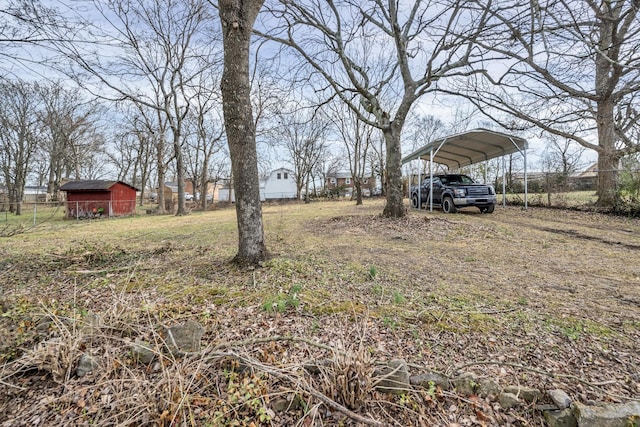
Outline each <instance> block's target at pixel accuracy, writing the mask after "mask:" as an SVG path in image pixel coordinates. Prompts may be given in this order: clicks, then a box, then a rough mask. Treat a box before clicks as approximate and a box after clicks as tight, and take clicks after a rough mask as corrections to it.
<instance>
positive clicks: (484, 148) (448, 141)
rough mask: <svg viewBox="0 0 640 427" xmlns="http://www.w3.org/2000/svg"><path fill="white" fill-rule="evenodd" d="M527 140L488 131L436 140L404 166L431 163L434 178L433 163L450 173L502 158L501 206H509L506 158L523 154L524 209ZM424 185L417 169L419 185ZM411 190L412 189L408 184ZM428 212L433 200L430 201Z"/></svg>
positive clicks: (404, 159)
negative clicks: (414, 162) (414, 163)
mask: <svg viewBox="0 0 640 427" xmlns="http://www.w3.org/2000/svg"><path fill="white" fill-rule="evenodd" d="M527 146H528V144H527V140H526V139H524V138H520V137H518V136H514V135H509V134H506V133H502V132H497V131H493V130H489V129H482V128H479V129H474V130H470V131H466V132H462V133H458V134H455V135H450V136H446V137H444V138H440V139H436V140H435V141H432V142H430V143H428V144H427V145H425V146H424V147H422V148H420V149H418V150H416V151H414V152H413V153H411V154H409V155H408V156H406V157H404V158H403V159H402V164H405V163H408V162H410V161H412V160H418V159H420V160H428V161H429V177H430V178H432V179H433V164H434V163H438V164H442V165H445V166H447V168H448V169H449V170H454V169H459V168H461V167H464V166H469V165H472V164H474V163H480V162H484V161H487V160H491V159H493V158H496V157H501V156H502V204H503V206H504V205H506V198H505V193H506V182H505V170H506V167H505V158H504V156H506V155H508V154H513V153H521V154H522V156H523V158H524V207H525V209H526V208H527V207H528V200H527V196H528V194H527ZM420 182H422V177H421V175H420V168H418V183H420ZM409 187H411V186H410V185H409ZM429 210H433V201H432V200H431V199H430V200H429Z"/></svg>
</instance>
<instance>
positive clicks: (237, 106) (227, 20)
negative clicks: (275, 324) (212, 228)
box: [219, 0, 267, 264]
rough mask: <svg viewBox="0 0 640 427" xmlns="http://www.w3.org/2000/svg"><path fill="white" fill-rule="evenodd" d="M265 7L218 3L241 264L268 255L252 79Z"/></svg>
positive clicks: (237, 0) (257, 0)
mask: <svg viewBox="0 0 640 427" xmlns="http://www.w3.org/2000/svg"><path fill="white" fill-rule="evenodd" d="M262 3H263V1H262V0H253V1H243V0H221V1H220V2H219V7H220V9H219V10H220V20H221V22H222V33H223V45H224V71H223V74H222V83H221V90H222V99H223V110H224V122H225V128H226V132H227V141H228V144H229V153H230V155H231V169H232V173H233V177H234V184H233V186H234V190H235V197H236V216H237V222H238V254H237V255H236V257H235V260H236V262H239V263H242V264H257V263H259V262H260V261H263V260H264V259H265V258H266V256H267V249H266V246H265V243H264V231H263V227H262V207H261V204H260V181H259V176H258V161H257V152H256V129H255V124H254V121H253V112H252V109H251V97H250V96H251V84H250V80H249V44H250V40H251V32H252V28H253V23H254V21H255V19H256V17H257V15H258V12H259V11H260V8H261V7H262Z"/></svg>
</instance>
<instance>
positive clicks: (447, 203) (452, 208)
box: [442, 196, 458, 213]
mask: <svg viewBox="0 0 640 427" xmlns="http://www.w3.org/2000/svg"><path fill="white" fill-rule="evenodd" d="M442 210H443V211H444V213H456V212H458V209H456V205H454V204H453V199H452V198H451V196H446V197H445V198H444V199H442Z"/></svg>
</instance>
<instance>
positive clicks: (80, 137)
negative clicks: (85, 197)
mask: <svg viewBox="0 0 640 427" xmlns="http://www.w3.org/2000/svg"><path fill="white" fill-rule="evenodd" d="M40 99H41V101H42V105H43V107H42V110H41V111H40V116H41V117H40V120H41V121H42V125H43V136H42V139H41V142H40V147H39V150H40V151H41V152H42V153H43V154H42V155H41V158H42V159H44V160H46V161H47V163H48V165H47V170H48V172H49V173H48V175H49V179H48V182H47V193H49V194H51V196H52V198H53V199H54V200H57V199H58V191H59V188H60V183H61V180H62V179H63V178H66V179H69V178H73V179H89V178H91V177H93V176H90V175H93V172H95V171H94V168H93V167H92V166H96V163H95V161H96V160H98V154H99V152H100V151H101V150H102V149H103V145H104V139H103V138H102V136H101V135H99V134H98V131H97V129H96V121H97V119H98V115H99V113H100V112H101V109H100V106H99V104H98V103H97V102H95V101H93V100H89V101H87V100H86V99H85V98H84V97H83V95H82V94H81V93H79V92H78V91H75V90H72V89H69V88H65V87H63V86H62V83H60V82H58V83H56V84H52V85H49V86H44V87H42V88H41V90H40Z"/></svg>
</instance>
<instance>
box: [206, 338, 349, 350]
mask: <svg viewBox="0 0 640 427" xmlns="http://www.w3.org/2000/svg"><path fill="white" fill-rule="evenodd" d="M274 341H290V342H301V343H305V344H309V345H310V346H313V347H317V348H320V349H323V350H327V351H330V352H335V353H339V354H344V352H342V351H340V350H338V349H336V348H334V347H330V346H328V345H326V344H322V343H319V342H315V341H312V340H310V339H308V338H301V337H292V336H282V335H276V336H273V337H263V338H251V339H248V340H244V341H235V342H223V343H219V344H216V346H215V347H213V350H220V349H223V348H237V347H244V346H246V345H253V344H264V343H268V342H274Z"/></svg>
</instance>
